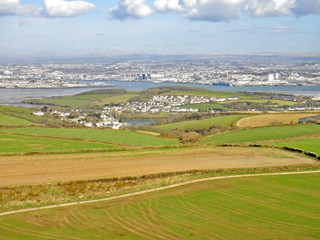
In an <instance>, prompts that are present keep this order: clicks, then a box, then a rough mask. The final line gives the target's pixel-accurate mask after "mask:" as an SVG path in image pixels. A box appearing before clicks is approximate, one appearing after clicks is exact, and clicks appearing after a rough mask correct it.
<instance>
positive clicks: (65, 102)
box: [41, 94, 112, 108]
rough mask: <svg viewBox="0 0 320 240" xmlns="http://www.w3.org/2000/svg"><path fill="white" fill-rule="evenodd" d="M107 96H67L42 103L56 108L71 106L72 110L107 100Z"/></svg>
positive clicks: (48, 99)
mask: <svg viewBox="0 0 320 240" xmlns="http://www.w3.org/2000/svg"><path fill="white" fill-rule="evenodd" d="M107 96H110V97H111V96H112V95H111V94H110V95H107V94H88V95H74V96H66V97H59V98H47V99H42V100H41V102H42V103H43V104H50V105H56V106H69V107H72V108H80V107H85V106H87V105H89V104H90V103H91V102H94V101H96V100H99V99H103V98H106V97H107Z"/></svg>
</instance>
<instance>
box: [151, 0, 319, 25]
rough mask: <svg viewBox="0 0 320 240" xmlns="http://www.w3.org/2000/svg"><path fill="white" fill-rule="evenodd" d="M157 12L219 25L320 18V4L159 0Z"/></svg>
mask: <svg viewBox="0 0 320 240" xmlns="http://www.w3.org/2000/svg"><path fill="white" fill-rule="evenodd" d="M154 8H155V10H156V11H157V12H159V13H177V14H183V15H184V16H185V17H186V18H189V19H191V20H202V21H211V22H219V21H229V20H231V19H236V18H238V17H240V16H251V17H257V18H263V17H278V16H288V15H295V16H301V15H308V14H319V15H320V0H155V1H154Z"/></svg>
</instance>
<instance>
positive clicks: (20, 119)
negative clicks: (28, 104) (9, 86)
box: [0, 105, 43, 126]
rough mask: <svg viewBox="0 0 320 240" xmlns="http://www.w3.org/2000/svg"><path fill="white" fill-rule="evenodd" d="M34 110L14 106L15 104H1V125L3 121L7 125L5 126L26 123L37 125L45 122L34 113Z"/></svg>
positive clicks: (24, 124) (23, 124)
mask: <svg viewBox="0 0 320 240" xmlns="http://www.w3.org/2000/svg"><path fill="white" fill-rule="evenodd" d="M32 113H33V110H30V109H26V108H20V107H14V106H10V107H8V106H3V105H0V114H1V115H0V125H1V122H2V123H4V124H7V125H4V124H3V125H4V126H12V125H16V124H19V126H26V125H37V124H41V123H42V122H43V119H42V118H40V117H38V116H35V115H32ZM11 120H12V122H11V123H12V125H10V124H11V123H10V121H11Z"/></svg>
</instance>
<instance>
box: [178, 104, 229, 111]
mask: <svg viewBox="0 0 320 240" xmlns="http://www.w3.org/2000/svg"><path fill="white" fill-rule="evenodd" d="M182 107H183V108H192V109H200V111H208V110H213V109H218V110H228V109H229V108H226V107H224V106H223V105H222V104H218V103H198V104H188V105H184V106H182Z"/></svg>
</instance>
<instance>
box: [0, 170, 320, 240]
mask: <svg viewBox="0 0 320 240" xmlns="http://www.w3.org/2000/svg"><path fill="white" fill-rule="evenodd" d="M319 176H320V175H319V174H300V175H286V176H263V177H248V178H245V177H244V178H236V179H220V180H213V181H206V182H200V183H194V184H189V185H185V186H181V187H177V188H173V189H168V190H163V191H159V192H153V193H148V194H144V195H138V196H133V197H127V198H123V199H114V200H112V201H104V202H98V203H91V204H84V205H77V206H72V207H64V208H56V209H50V210H41V211H33V212H28V213H19V214H13V215H8V216H1V217H0V221H1V224H0V238H1V239H37V240H40V239H79V240H80V239H86V240H87V239H137V240H138V239H139V240H140V239H141V240H143V239H154V240H155V239H163V240H164V239H186V240H189V239H190V240H198V239H203V240H212V239H237V240H242V239H243V240H244V239H256V240H269V239H290V240H298V239H319V238H320V231H319V226H320V218H319V215H320V208H319V196H320V188H319V187H318V182H319V180H320V178H319Z"/></svg>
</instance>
